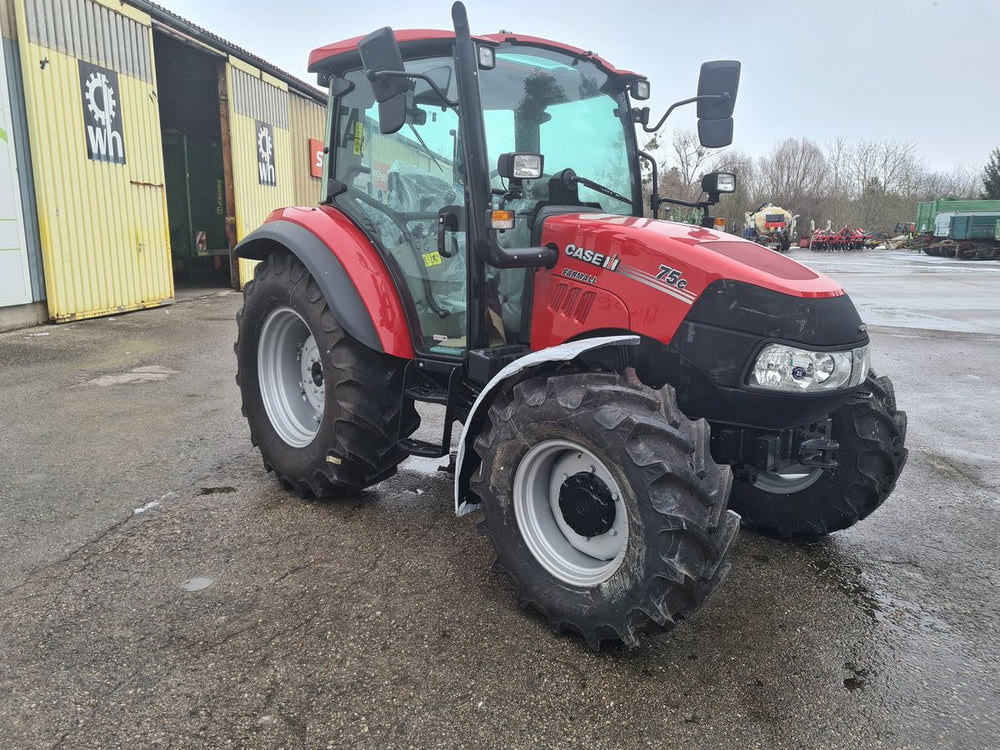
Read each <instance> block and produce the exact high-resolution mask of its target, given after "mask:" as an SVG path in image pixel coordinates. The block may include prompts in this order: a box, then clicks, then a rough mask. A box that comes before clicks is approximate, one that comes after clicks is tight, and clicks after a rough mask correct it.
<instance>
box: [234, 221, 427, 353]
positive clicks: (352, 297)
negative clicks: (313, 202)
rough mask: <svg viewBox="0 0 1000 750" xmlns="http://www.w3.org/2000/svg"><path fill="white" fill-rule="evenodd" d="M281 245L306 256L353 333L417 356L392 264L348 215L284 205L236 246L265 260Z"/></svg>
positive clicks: (372, 344)
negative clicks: (391, 267)
mask: <svg viewBox="0 0 1000 750" xmlns="http://www.w3.org/2000/svg"><path fill="white" fill-rule="evenodd" d="M282 250H284V251H288V252H290V253H292V254H293V255H294V256H295V257H296V258H298V259H299V260H300V261H302V263H303V265H305V267H306V269H308V271H309V274H310V275H311V276H312V277H313V279H314V280H315V281H316V284H317V285H318V286H319V288H320V290H321V291H322V292H323V296H324V297H325V298H326V302H327V304H328V305H329V306H330V311H331V312H332V313H333V316H334V317H335V318H336V319H337V322H338V323H340V325H341V326H343V328H344V330H345V331H346V332H347V333H348V334H349V335H350V336H351V337H353V338H354V339H356V340H357V341H359V342H360V343H362V344H364V345H365V346H367V347H369V348H371V349H374V350H375V351H377V352H385V353H386V354H391V355H393V356H395V357H402V358H404V359H413V357H414V350H413V341H412V339H411V337H410V328H409V324H408V323H407V320H406V314H405V313H404V311H403V304H402V302H401V300H400V298H399V293H398V292H397V290H396V286H395V284H394V283H393V281H392V277H391V275H390V273H389V270H388V268H386V265H385V263H384V261H383V260H382V259H381V257H380V256H379V255H378V252H377V251H376V250H375V248H374V247H373V246H372V244H371V243H370V242H369V241H368V239H367V238H366V237H365V236H364V235H363V234H362V233H361V231H360V230H359V229H358V228H357V227H355V226H354V225H353V224H352V223H351V222H350V221H349V220H348V219H346V218H345V217H344V216H342V215H340V214H339V213H338V212H336V211H334V210H329V211H328V210H323V209H303V208H286V209H281V210H279V211H275V212H274V213H273V214H271V216H270V217H269V218H268V220H267V221H266V222H265V223H264V224H262V225H261V226H260V227H258V228H257V229H255V230H254V231H253V232H251V233H250V234H248V235H247V236H246V237H245V238H244V239H243V240H242V241H241V242H240V243H239V244H238V245H237V246H236V249H235V251H234V252H235V254H236V256H237V257H239V258H246V259H248V260H263V259H264V258H266V257H267V256H268V255H270V254H271V253H273V252H277V251H282Z"/></svg>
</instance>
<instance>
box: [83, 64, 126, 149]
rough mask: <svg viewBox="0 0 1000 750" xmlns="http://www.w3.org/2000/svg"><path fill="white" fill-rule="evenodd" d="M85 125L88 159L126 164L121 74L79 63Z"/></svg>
mask: <svg viewBox="0 0 1000 750" xmlns="http://www.w3.org/2000/svg"><path fill="white" fill-rule="evenodd" d="M78 64H79V68H80V95H81V97H82V100H83V124H84V128H85V130H86V132H87V158H88V159H92V160H94V161H107V162H112V163H113V164H124V163H125V136H124V129H123V126H122V114H121V109H122V105H121V101H119V96H120V89H119V88H118V74H117V73H116V72H115V71H113V70H108V69H107V68H102V67H100V66H98V65H91V64H90V63H86V62H84V61H83V60H79V61H78Z"/></svg>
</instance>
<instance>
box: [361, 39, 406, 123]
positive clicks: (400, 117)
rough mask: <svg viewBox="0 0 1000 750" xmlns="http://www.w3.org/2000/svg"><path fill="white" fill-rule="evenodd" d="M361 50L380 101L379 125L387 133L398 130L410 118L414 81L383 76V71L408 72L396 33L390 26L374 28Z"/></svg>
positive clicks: (367, 72) (363, 64)
mask: <svg viewBox="0 0 1000 750" xmlns="http://www.w3.org/2000/svg"><path fill="white" fill-rule="evenodd" d="M358 51H359V52H360V53H361V65H362V66H363V67H364V69H365V73H366V74H367V75H368V78H369V80H370V81H371V82H372V92H373V93H374V94H375V101H377V102H378V120H379V129H380V130H381V131H382V132H383V133H385V134H386V135H390V134H392V133H395V132H397V131H398V130H399V129H400V128H401V127H403V123H405V122H406V111H407V104H408V102H407V92H409V90H410V81H409V80H408V79H407V78H405V77H403V76H380V75H379V73H386V72H388V73H403V72H404V68H403V55H402V54H401V53H400V51H399V45H398V44H396V35H395V34H393V33H392V29H390V28H389V27H388V26H385V27H383V28H381V29H379V30H378V31H373V32H372V33H371V34H369V35H368V36H366V37H365V38H364V39H362V40H361V41H360V42H359V43H358Z"/></svg>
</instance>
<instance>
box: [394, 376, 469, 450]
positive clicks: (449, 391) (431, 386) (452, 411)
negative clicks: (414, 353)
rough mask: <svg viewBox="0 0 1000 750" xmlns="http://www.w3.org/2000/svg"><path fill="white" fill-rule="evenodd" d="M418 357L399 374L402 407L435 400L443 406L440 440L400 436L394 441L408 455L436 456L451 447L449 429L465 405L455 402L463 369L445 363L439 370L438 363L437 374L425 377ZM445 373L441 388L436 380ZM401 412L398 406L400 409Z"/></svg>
mask: <svg viewBox="0 0 1000 750" xmlns="http://www.w3.org/2000/svg"><path fill="white" fill-rule="evenodd" d="M423 364H425V363H422V362H421V361H420V360H412V361H411V362H410V363H409V364H407V365H406V371H405V373H404V375H403V396H402V399H403V402H402V406H403V407H404V408H405V407H406V406H408V403H407V402H409V403H424V404H438V405H440V406H443V407H444V409H445V410H444V430H443V431H442V435H441V442H440V443H436V442H429V441H427V440H420V439H418V438H414V437H402V438H399V439H397V441H396V444H397V445H398V446H399V449H400V450H401V451H403V452H404V453H406V454H408V455H411V456H421V457H422V458H440V457H441V456H447V455H448V453H449V452H450V451H451V430H452V425H453V424H454V422H455V420H456V419H461V418H462V417H463V415H464V413H466V412H467V409H462V408H461V407H460V406H459V404H458V403H457V402H458V399H459V395H458V392H459V382H460V380H461V375H462V371H463V366H462V365H461V364H455V365H450V366H448V369H447V370H445V371H444V372H440V367H441V364H440V363H435V365H436V366H437V367H436V369H437V370H438V372H437V373H436V375H437V377H429V376H428V374H427V372H426V368H424V367H422V365H423ZM445 375H446V376H447V378H448V387H447V388H442V387H441V384H440V382H439V380H438V378H439V377H442V376H445ZM400 413H402V410H400Z"/></svg>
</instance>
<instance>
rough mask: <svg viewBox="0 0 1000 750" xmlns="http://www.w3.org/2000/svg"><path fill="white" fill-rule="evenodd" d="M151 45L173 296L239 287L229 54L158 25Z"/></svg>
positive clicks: (185, 295)
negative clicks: (227, 85) (227, 70)
mask: <svg viewBox="0 0 1000 750" xmlns="http://www.w3.org/2000/svg"><path fill="white" fill-rule="evenodd" d="M153 48H154V53H155V58H156V86H157V96H158V98H159V107H160V125H161V128H162V131H163V133H162V135H163V162H164V170H165V175H166V195H167V216H168V219H169V222H170V247H171V256H172V259H173V274H174V288H175V296H176V297H177V298H184V297H188V296H195V295H198V294H202V293H204V292H206V291H209V290H211V289H213V288H232V287H236V286H238V279H236V278H234V276H233V269H234V266H235V264H234V262H233V258H232V249H233V246H234V245H235V226H234V223H233V216H234V215H235V211H234V208H233V192H232V179H231V175H232V166H231V161H230V160H231V158H232V157H231V153H230V150H229V137H228V135H229V132H228V130H229V127H228V109H227V97H226V95H225V58H224V57H221V56H218V55H217V54H213V53H212V52H211V51H209V50H208V49H206V48H204V47H202V46H201V45H199V44H197V43H196V42H189V41H186V40H184V39H181V38H176V37H174V36H173V35H171V34H168V33H167V32H165V31H161V30H158V29H156V30H154V33H153ZM227 176H229V177H228V178H227Z"/></svg>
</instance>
